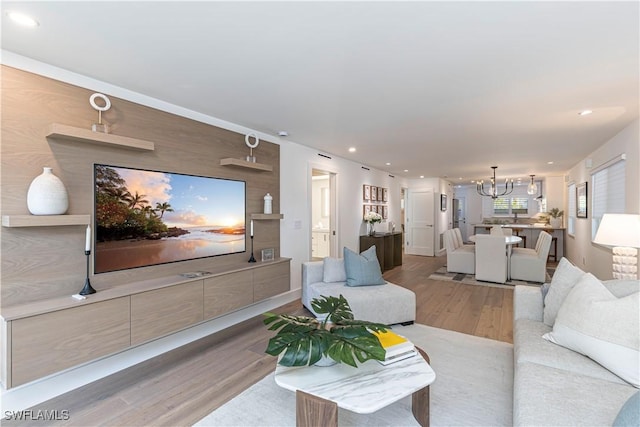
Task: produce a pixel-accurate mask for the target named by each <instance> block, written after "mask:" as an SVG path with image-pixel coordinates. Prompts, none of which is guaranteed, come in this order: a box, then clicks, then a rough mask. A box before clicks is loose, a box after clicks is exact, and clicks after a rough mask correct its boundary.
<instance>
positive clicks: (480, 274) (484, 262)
mask: <svg viewBox="0 0 640 427" xmlns="http://www.w3.org/2000/svg"><path fill="white" fill-rule="evenodd" d="M476 279H477V280H483V281H486V282H494V283H504V282H506V281H507V243H506V240H505V236H504V234H502V232H501V233H500V234H498V235H492V234H478V235H476Z"/></svg>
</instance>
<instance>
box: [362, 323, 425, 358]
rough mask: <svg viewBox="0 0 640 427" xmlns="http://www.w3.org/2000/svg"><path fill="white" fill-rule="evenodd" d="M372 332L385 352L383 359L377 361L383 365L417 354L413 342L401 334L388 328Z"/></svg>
mask: <svg viewBox="0 0 640 427" xmlns="http://www.w3.org/2000/svg"><path fill="white" fill-rule="evenodd" d="M373 334H374V335H375V336H377V337H378V340H379V341H380V344H382V347H383V348H384V350H385V352H386V353H385V359H384V360H379V361H378V362H380V363H381V364H383V365H388V364H390V363H393V362H398V361H400V360H404V359H406V358H409V357H413V356H415V355H416V354H418V352H417V351H416V347H415V346H414V345H413V343H412V342H411V341H409V340H408V339H407V338H405V337H403V336H402V335H398V334H396V333H395V332H393V331H390V330H387V331H386V332H374V333H373Z"/></svg>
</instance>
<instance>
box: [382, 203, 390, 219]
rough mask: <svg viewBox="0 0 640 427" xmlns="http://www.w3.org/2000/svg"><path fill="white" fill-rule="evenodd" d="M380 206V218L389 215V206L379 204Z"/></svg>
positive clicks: (385, 217)
mask: <svg viewBox="0 0 640 427" xmlns="http://www.w3.org/2000/svg"><path fill="white" fill-rule="evenodd" d="M381 208H382V218H383V219H387V218H388V217H389V208H388V207H386V206H381Z"/></svg>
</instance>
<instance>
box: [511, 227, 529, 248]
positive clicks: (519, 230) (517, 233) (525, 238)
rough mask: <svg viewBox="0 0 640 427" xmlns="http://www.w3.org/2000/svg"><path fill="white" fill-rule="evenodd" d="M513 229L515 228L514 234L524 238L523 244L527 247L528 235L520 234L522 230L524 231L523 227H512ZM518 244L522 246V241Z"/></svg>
mask: <svg viewBox="0 0 640 427" xmlns="http://www.w3.org/2000/svg"><path fill="white" fill-rule="evenodd" d="M511 230H513V235H514V236H518V237H521V238H522V246H523V247H525V248H526V247H527V236H521V235H520V232H521V231H522V228H514V227H511ZM516 246H517V247H520V243H518V244H517V245H516Z"/></svg>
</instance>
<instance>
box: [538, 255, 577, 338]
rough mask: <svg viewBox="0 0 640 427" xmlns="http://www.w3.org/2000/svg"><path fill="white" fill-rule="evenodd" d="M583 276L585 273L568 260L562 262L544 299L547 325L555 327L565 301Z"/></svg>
mask: <svg viewBox="0 0 640 427" xmlns="http://www.w3.org/2000/svg"><path fill="white" fill-rule="evenodd" d="M582 276H584V271H582V270H580V269H579V268H578V267H576V266H575V265H573V264H571V263H570V262H569V260H567V259H566V258H562V259H561V260H560V262H559V263H558V268H556V271H555V273H553V277H552V278H551V284H550V285H549V291H548V292H547V294H546V296H545V297H544V313H543V315H544V317H543V321H544V323H545V324H546V325H548V326H553V324H554V322H555V321H556V316H557V315H558V311H559V310H560V307H561V306H562V303H563V302H564V299H565V298H566V297H567V295H569V292H571V289H573V287H574V286H575V284H576V283H578V281H579V280H580V279H581V278H582Z"/></svg>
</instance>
